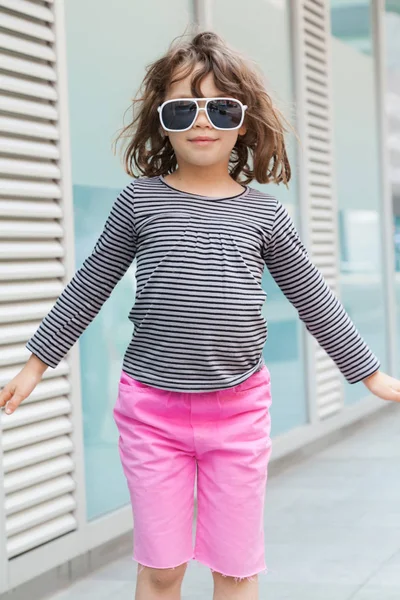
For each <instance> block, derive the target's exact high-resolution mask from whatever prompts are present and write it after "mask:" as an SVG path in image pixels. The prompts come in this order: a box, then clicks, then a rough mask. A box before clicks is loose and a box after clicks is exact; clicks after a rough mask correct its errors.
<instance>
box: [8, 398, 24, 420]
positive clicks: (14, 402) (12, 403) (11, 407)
mask: <svg viewBox="0 0 400 600" xmlns="http://www.w3.org/2000/svg"><path fill="white" fill-rule="evenodd" d="M24 397H25V396H23V395H22V394H18V393H15V394H14V395H13V396H12V398H11V399H10V400H8V402H7V404H6V408H5V410H6V413H7V414H8V415H10V414H11V413H13V412H14V411H15V410H16V409H17V408H18V406H19V405H20V404H21V402H22V400H23V399H24Z"/></svg>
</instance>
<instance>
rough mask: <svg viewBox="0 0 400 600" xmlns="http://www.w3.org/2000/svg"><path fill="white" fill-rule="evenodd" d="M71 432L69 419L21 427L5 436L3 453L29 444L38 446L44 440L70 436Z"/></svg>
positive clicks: (51, 420)
mask: <svg viewBox="0 0 400 600" xmlns="http://www.w3.org/2000/svg"><path fill="white" fill-rule="evenodd" d="M8 416H12V415H8ZM71 431H72V425H71V420H70V419H69V418H68V417H59V418H58V419H49V420H47V421H43V423H35V424H34V425H29V426H25V427H19V428H16V429H14V430H11V431H8V432H5V433H4V434H3V440H2V446H3V451H6V450H13V449H14V448H22V447H25V446H28V445H29V444H36V443H38V442H41V441H43V440H49V439H51V438H56V437H58V436H60V435H66V434H69V433H71Z"/></svg>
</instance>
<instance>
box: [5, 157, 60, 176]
mask: <svg viewBox="0 0 400 600" xmlns="http://www.w3.org/2000/svg"><path fill="white" fill-rule="evenodd" d="M7 174H8V175H16V176H20V177H37V178H38V179H59V178H60V169H59V167H58V166H57V165H55V164H54V163H51V162H36V161H34V160H31V161H28V160H17V159H15V158H0V175H7Z"/></svg>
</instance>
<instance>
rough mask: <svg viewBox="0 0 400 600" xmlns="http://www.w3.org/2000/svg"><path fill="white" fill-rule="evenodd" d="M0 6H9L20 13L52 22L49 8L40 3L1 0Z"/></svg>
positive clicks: (21, 0)
mask: <svg viewBox="0 0 400 600" xmlns="http://www.w3.org/2000/svg"><path fill="white" fill-rule="evenodd" d="M1 8H9V9H10V10H12V11H14V12H17V13H20V14H21V15H24V16H29V17H34V18H35V19H38V20H40V21H47V22H48V23H54V16H53V13H52V12H51V10H49V9H48V8H46V7H45V6H41V5H40V4H33V3H32V2H27V0H1Z"/></svg>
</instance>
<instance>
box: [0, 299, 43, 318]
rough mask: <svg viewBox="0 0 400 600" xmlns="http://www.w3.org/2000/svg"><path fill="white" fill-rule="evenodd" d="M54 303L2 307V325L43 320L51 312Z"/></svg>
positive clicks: (0, 309)
mask: <svg viewBox="0 0 400 600" xmlns="http://www.w3.org/2000/svg"><path fill="white" fill-rule="evenodd" d="M53 304H54V302H29V303H27V304H23V303H22V302H21V303H16V304H2V305H0V323H15V321H17V320H20V321H33V320H34V319H35V320H37V319H43V317H45V316H46V314H47V313H48V312H49V311H50V310H51V308H52V306H53Z"/></svg>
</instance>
